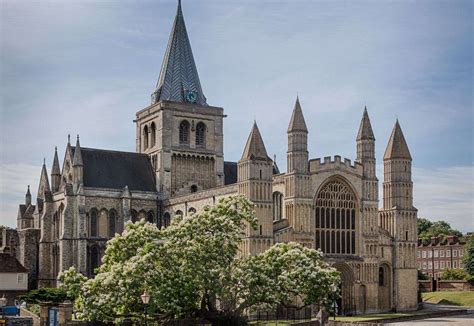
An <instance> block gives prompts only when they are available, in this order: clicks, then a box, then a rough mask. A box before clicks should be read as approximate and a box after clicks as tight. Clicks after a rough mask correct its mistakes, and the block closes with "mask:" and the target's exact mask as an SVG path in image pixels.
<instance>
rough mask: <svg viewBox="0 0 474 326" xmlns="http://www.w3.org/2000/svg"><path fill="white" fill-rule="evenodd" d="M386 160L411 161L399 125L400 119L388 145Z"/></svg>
mask: <svg viewBox="0 0 474 326" xmlns="http://www.w3.org/2000/svg"><path fill="white" fill-rule="evenodd" d="M383 158H384V160H390V159H407V160H411V155H410V150H409V149H408V145H407V142H406V141H405V137H404V136H403V132H402V128H401V127H400V124H399V123H398V119H397V121H396V122H395V126H394V127H393V130H392V134H391V135H390V139H389V141H388V144H387V149H386V150H385V154H384V156H383Z"/></svg>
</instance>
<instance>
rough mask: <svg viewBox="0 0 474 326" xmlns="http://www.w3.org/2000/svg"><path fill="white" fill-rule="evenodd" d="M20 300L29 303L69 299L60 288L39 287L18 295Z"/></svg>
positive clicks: (59, 301) (55, 301) (57, 301)
mask: <svg viewBox="0 0 474 326" xmlns="http://www.w3.org/2000/svg"><path fill="white" fill-rule="evenodd" d="M18 299H19V300H20V301H26V302H27V303H29V304H35V303H40V302H49V301H50V302H52V303H61V302H64V301H65V300H71V298H69V297H68V296H67V294H66V291H65V290H64V289H61V288H41V289H37V290H32V291H30V292H28V293H27V294H24V295H20V296H18Z"/></svg>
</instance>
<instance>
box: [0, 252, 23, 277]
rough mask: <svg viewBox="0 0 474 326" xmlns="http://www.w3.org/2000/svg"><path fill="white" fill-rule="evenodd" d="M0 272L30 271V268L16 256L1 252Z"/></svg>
mask: <svg viewBox="0 0 474 326" xmlns="http://www.w3.org/2000/svg"><path fill="white" fill-rule="evenodd" d="M0 273H28V270H27V269H26V268H25V267H23V265H22V264H20V262H19V261H18V260H17V259H16V258H15V257H13V256H11V255H9V254H0Z"/></svg>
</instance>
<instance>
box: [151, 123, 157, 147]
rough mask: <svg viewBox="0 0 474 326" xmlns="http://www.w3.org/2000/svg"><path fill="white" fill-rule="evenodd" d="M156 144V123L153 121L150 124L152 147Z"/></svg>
mask: <svg viewBox="0 0 474 326" xmlns="http://www.w3.org/2000/svg"><path fill="white" fill-rule="evenodd" d="M155 144H156V124H155V122H152V123H151V125H150V147H153V146H155Z"/></svg>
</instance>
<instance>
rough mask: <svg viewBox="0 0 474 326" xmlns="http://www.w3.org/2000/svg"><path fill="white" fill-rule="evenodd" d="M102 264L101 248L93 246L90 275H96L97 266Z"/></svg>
mask: <svg viewBox="0 0 474 326" xmlns="http://www.w3.org/2000/svg"><path fill="white" fill-rule="evenodd" d="M99 265H100V253H99V248H97V247H92V248H91V249H90V254H89V275H90V276H93V275H96V271H95V270H96V268H97V267H99Z"/></svg>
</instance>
